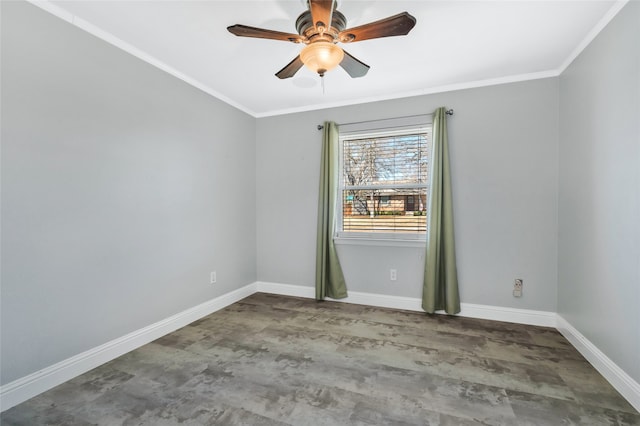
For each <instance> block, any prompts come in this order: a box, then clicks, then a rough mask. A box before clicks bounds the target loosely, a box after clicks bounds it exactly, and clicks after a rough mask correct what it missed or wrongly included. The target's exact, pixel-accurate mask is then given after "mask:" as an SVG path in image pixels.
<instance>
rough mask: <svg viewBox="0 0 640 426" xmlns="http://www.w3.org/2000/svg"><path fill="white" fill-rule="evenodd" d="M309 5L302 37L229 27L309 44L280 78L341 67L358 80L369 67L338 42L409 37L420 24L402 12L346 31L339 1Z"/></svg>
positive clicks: (300, 26) (300, 22) (300, 25)
mask: <svg viewBox="0 0 640 426" xmlns="http://www.w3.org/2000/svg"><path fill="white" fill-rule="evenodd" d="M307 4H308V6H309V10H307V11H304V12H302V14H300V16H298V19H297V20H296V29H297V31H298V34H289V33H283V32H280V31H273V30H265V29H262V28H255V27H249V26H246V25H232V26H230V27H227V30H229V32H230V33H232V34H235V35H237V36H240V37H254V38H265V39H270V40H282V41H289V42H292V43H301V44H305V45H306V46H305V47H304V48H303V49H302V51H301V52H300V54H299V55H298V56H297V57H296V58H295V59H294V60H293V61H291V62H289V64H287V65H286V66H285V67H284V68H282V69H281V70H280V71H278V72H277V73H276V76H277V77H278V78H290V77H293V76H294V75H295V73H296V72H298V70H299V69H300V68H302V66H303V65H305V66H307V68H309V69H311V70H312V71H314V72H317V73H318V74H319V75H320V77H323V76H324V73H325V72H327V71H329V70H331V69H333V68H335V67H337V66H338V65H340V66H341V67H342V68H343V69H344V70H345V71H346V72H347V73H348V74H349V75H350V76H351V77H353V78H357V77H362V76H364V75H365V74H366V73H367V71H369V68H370V67H369V65H367V64H365V63H364V62H362V61H360V60H358V59H356V58H355V57H353V56H351V55H350V54H349V53H347V52H346V51H344V50H343V49H342V48H340V47H339V46H337V45H336V43H338V42H340V43H345V44H346V43H355V42H357V41H363V40H371V39H374V38H381V37H391V36H399V35H407V34H408V33H409V31H411V29H412V28H413V27H414V26H415V24H416V18H414V17H413V16H411V15H410V14H409V13H407V12H402V13H399V14H397V15H394V16H390V17H388V18H385V19H381V20H379V21H375V22H370V23H368V24H364V25H361V26H359V27H354V28H347V29H345V27H346V26H347V19H346V18H345V16H344V15H343V14H342V13H340V12H339V11H338V10H336V0H308V1H307Z"/></svg>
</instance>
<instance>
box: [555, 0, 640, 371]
mask: <svg viewBox="0 0 640 426" xmlns="http://www.w3.org/2000/svg"><path fill="white" fill-rule="evenodd" d="M638 40H640V3H639V2H629V3H628V4H627V5H626V6H625V7H624V8H623V9H622V11H620V12H619V14H618V15H617V16H616V17H615V18H614V19H613V20H612V21H611V23H610V24H609V25H608V26H607V27H606V28H605V29H604V30H603V31H602V32H601V33H600V34H599V35H598V37H597V38H596V39H595V40H594V41H593V42H592V43H591V44H590V45H589V46H588V47H587V49H586V50H584V51H583V52H582V54H581V55H580V56H579V57H578V58H577V59H576V60H575V61H574V62H573V64H571V66H570V67H569V68H568V69H567V70H566V71H565V72H564V73H563V74H562V76H561V79H560V105H561V106H560V123H561V125H560V178H559V200H560V203H559V229H560V237H559V268H558V313H559V314H560V315H561V316H562V317H564V318H565V319H566V320H567V321H569V322H570V323H571V324H572V325H573V326H574V327H576V328H577V329H578V331H580V332H581V333H582V334H583V335H584V336H586V337H587V338H588V339H589V340H590V341H591V342H593V343H594V344H595V345H596V346H597V347H598V348H599V349H600V350H602V351H603V352H604V353H605V354H606V355H607V356H608V357H609V358H611V359H612V360H613V361H614V362H615V363H616V364H617V365H619V366H620V367H621V368H622V369H624V370H625V371H626V372H627V373H628V374H629V375H631V376H632V377H633V378H634V379H635V380H636V381H638V382H640V364H639V363H638V354H640V308H639V307H640V173H639V170H640V44H639V43H638Z"/></svg>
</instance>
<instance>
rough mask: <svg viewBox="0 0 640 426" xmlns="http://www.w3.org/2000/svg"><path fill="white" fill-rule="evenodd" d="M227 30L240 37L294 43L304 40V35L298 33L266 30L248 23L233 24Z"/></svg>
mask: <svg viewBox="0 0 640 426" xmlns="http://www.w3.org/2000/svg"><path fill="white" fill-rule="evenodd" d="M227 30H229V32H230V33H231V34H235V35H237V36H239V37H254V38H266V39H270V40H283V41H290V42H293V43H300V42H301V41H302V37H300V36H299V35H298V34H289V33H283V32H280V31H273V30H265V29H263V28H256V27H248V26H246V25H239V24H236V25H232V26H230V27H227Z"/></svg>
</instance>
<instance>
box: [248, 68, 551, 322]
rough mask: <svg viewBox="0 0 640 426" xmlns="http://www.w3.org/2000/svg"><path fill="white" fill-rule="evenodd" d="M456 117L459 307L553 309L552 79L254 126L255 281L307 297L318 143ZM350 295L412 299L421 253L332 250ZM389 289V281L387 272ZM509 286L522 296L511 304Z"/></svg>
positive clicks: (452, 127) (452, 121) (452, 130)
mask: <svg viewBox="0 0 640 426" xmlns="http://www.w3.org/2000/svg"><path fill="white" fill-rule="evenodd" d="M443 105H444V106H447V107H450V108H454V109H455V115H454V116H453V117H450V118H449V121H448V123H449V137H450V138H449V141H450V150H451V161H452V169H453V176H452V178H453V186H454V209H455V212H454V214H455V226H456V244H457V255H458V273H459V278H460V289H461V297H462V302H465V303H478V304H486V305H497V306H506V307H514V308H523V309H537V310H544V311H553V312H555V310H556V294H557V285H556V283H557V167H558V163H557V161H558V158H557V149H558V79H556V78H552V79H544V80H536V81H529V82H524V83H515V84H506V85H500V86H492V87H485V88H479V89H471V90H463V91H456V92H449V93H443V94H437V95H428V96H419V97H413V98H406V99H399V100H391V101H384V102H377V103H370V104H364V105H357V106H351V107H341V108H332V109H326V110H320V111H312V112H305V113H298V114H290V115H285V116H277V117H268V118H260V119H258V124H257V137H256V144H257V146H256V151H257V154H256V155H257V157H256V158H257V194H258V195H257V197H258V198H257V208H258V217H257V224H258V225H257V231H258V238H257V242H258V279H259V280H260V281H267V282H276V283H286V284H294V285H300V286H313V285H314V279H315V272H314V271H315V238H316V236H315V232H316V217H317V213H316V206H317V196H316V194H317V187H318V175H319V155H320V141H321V137H322V136H321V132H319V131H318V130H316V125H317V124H319V123H322V122H323V121H325V120H333V121H336V122H338V123H346V122H354V121H360V120H371V119H378V118H389V117H399V116H403V115H412V114H420V113H430V112H432V111H433V110H434V109H435V108H436V107H439V106H443ZM339 253H340V255H341V263H342V265H343V269H344V270H345V275H346V280H347V285H348V288H349V289H350V290H352V291H361V292H368V293H377V294H384V295H394V296H395V295H397V296H407V297H420V296H421V289H422V287H421V286H422V284H421V282H422V277H423V272H422V264H423V249H421V248H408V247H369V246H346V245H341V246H340V247H339ZM392 267H393V268H396V269H397V270H398V280H397V281H395V282H391V281H390V280H389V268H392ZM514 278H523V279H524V297H522V298H521V299H516V298H514V297H513V296H512V293H511V291H512V288H513V280H514Z"/></svg>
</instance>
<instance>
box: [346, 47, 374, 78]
mask: <svg viewBox="0 0 640 426" xmlns="http://www.w3.org/2000/svg"><path fill="white" fill-rule="evenodd" d="M343 52H344V58H343V59H342V62H340V66H341V67H342V68H343V69H344V70H345V71H346V72H347V74H349V75H350V76H351V77H352V78H358V77H363V76H364V75H366V74H367V72H368V71H369V68H371V67H370V66H369V65H367V64H365V63H364V62H362V61H360V60H359V59H356V58H355V57H354V56H351V55H350V54H349V53H348V52H347V51H346V50H344V49H343Z"/></svg>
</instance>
